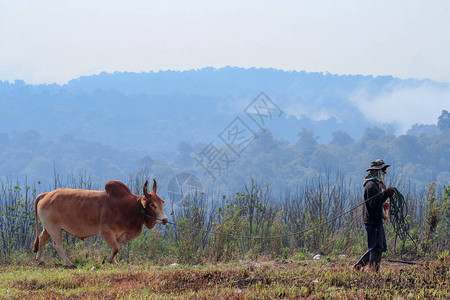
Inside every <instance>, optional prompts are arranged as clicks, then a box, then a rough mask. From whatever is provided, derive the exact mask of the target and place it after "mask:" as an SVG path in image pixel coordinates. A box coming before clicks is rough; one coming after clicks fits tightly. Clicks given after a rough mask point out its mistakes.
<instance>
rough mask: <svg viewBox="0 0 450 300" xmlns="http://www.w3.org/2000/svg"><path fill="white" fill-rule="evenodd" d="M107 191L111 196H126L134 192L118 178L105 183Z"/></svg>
mask: <svg viewBox="0 0 450 300" xmlns="http://www.w3.org/2000/svg"><path fill="white" fill-rule="evenodd" d="M105 191H106V193H107V194H108V195H110V196H111V197H117V198H119V197H125V196H129V195H132V194H133V193H132V192H131V191H130V189H129V188H128V187H127V186H126V185H125V184H124V183H123V182H120V181H118V180H110V181H108V182H107V183H106V184H105Z"/></svg>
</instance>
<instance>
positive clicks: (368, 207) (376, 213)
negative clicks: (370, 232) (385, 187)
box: [363, 180, 388, 225]
mask: <svg viewBox="0 0 450 300" xmlns="http://www.w3.org/2000/svg"><path fill="white" fill-rule="evenodd" d="M381 192H382V189H381V186H380V184H379V183H378V182H376V181H374V180H370V181H368V182H367V183H366V184H365V186H364V200H367V199H369V198H371V197H373V196H375V195H377V194H379V193H381ZM387 198H388V195H386V194H385V193H381V194H379V195H377V196H375V197H374V198H372V199H370V200H369V201H367V202H365V203H364V205H363V221H364V224H366V225H382V224H383V203H384V202H385V201H386V199H387Z"/></svg>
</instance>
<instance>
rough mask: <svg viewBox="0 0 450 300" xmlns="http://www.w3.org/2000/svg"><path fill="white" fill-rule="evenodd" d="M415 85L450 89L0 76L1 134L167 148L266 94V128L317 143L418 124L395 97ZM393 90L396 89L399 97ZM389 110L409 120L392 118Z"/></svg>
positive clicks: (309, 81)
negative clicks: (270, 120) (302, 134)
mask: <svg viewBox="0 0 450 300" xmlns="http://www.w3.org/2000/svg"><path fill="white" fill-rule="evenodd" d="M424 87H425V88H427V89H431V90H432V92H436V91H438V92H442V91H444V92H448V91H449V90H450V87H449V86H448V85H447V84H441V83H435V82H431V81H428V80H422V81H418V80H412V79H410V80H400V79H397V78H393V77H391V76H382V77H375V78H374V77H372V76H361V75H355V76H346V75H342V76H338V75H331V74H323V73H306V72H286V71H281V70H275V69H254V68H253V69H242V68H232V67H226V68H222V69H214V68H205V69H201V70H192V71H183V72H177V71H161V72H149V73H127V72H125V73H119V72H116V73H113V74H108V73H101V74H99V75H93V76H85V77H80V78H77V79H73V80H71V81H70V82H68V83H67V84H65V85H56V84H51V85H28V84H26V83H24V82H22V81H15V82H14V83H9V82H1V83H0V132H5V133H11V132H15V131H26V130H28V129H34V130H36V131H37V132H39V134H40V135H41V136H42V138H43V139H44V140H54V139H57V138H59V137H60V136H62V135H64V134H72V135H74V136H75V137H76V138H80V139H84V140H87V141H92V142H100V143H103V144H106V145H109V146H112V147H117V148H140V149H147V150H151V151H167V149H169V148H170V149H174V148H175V147H176V146H177V145H178V143H179V142H181V141H183V140H184V141H191V142H194V143H195V142H207V141H209V140H211V139H212V138H214V137H215V136H217V134H219V133H220V132H221V131H222V130H223V128H224V127H225V126H227V124H228V123H229V122H231V120H232V119H233V117H234V116H236V115H237V114H239V113H242V112H243V110H244V109H245V107H247V105H248V104H249V103H251V101H252V100H253V99H254V98H255V97H256V96H257V95H258V94H259V93H260V92H265V93H266V94H267V95H268V96H269V97H270V98H271V99H272V100H273V101H274V102H275V103H276V104H278V106H279V107H280V108H281V109H282V110H283V112H284V115H283V118H280V119H278V120H277V122H276V123H274V124H273V125H272V127H271V128H270V129H271V130H272V131H273V132H274V134H275V135H276V136H277V137H280V138H283V139H284V140H287V141H289V142H295V140H296V138H297V133H298V132H299V130H300V128H301V127H306V128H308V129H309V130H312V131H314V132H315V134H316V135H317V136H318V137H319V141H321V142H329V141H330V140H331V138H332V132H333V131H336V130H342V131H345V132H347V133H349V134H350V135H351V136H352V137H353V138H359V137H361V136H362V135H363V133H364V129H365V128H366V127H369V126H379V127H381V128H383V129H387V130H388V131H389V132H393V133H404V132H405V131H406V130H407V129H408V128H409V127H410V126H411V125H412V124H414V123H426V122H424V121H421V120H417V121H416V122H414V120H413V119H412V120H411V118H414V116H413V115H411V114H410V113H408V111H407V109H408V106H407V105H405V103H404V102H402V101H404V100H402V99H403V98H404V97H408V95H403V94H401V93H402V92H404V91H409V90H414V89H423V88H424ZM399 91H400V92H399ZM393 93H394V95H397V94H398V93H400V96H399V97H400V98H398V97H397V98H396V97H394V96H392V95H393ZM384 97H394V98H392V99H390V103H389V105H387V104H384V103H382V102H380V99H384ZM402 97H403V98H402ZM425 100H426V101H427V103H428V105H431V106H433V103H435V102H436V106H439V103H440V102H442V101H443V99H441V97H434V98H433V96H432V95H430V96H429V97H426V98H425V99H424V101H425ZM370 101H373V111H375V110H381V109H384V110H386V111H387V113H385V115H386V117H384V118H383V117H380V113H377V114H375V115H374V114H373V112H372V111H370V109H369V110H367V106H370V105H371V102H370ZM412 101H414V99H412ZM415 101H416V102H417V99H416V100H415ZM439 101H440V102H439ZM400 105H401V106H402V107H401V108H399V106H400ZM443 109H446V107H436V109H434V111H433V116H431V119H429V120H431V121H432V122H428V124H434V123H435V120H436V119H437V117H438V116H439V113H440V112H441V111H442V110H443ZM393 110H398V115H403V116H409V119H407V120H404V119H403V118H397V117H396V115H393V113H392V111H393ZM380 118H381V119H380ZM434 133H436V132H434ZM150 141H151V142H150Z"/></svg>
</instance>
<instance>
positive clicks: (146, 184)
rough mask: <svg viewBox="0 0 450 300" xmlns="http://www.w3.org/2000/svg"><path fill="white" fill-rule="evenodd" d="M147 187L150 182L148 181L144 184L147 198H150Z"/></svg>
mask: <svg viewBox="0 0 450 300" xmlns="http://www.w3.org/2000/svg"><path fill="white" fill-rule="evenodd" d="M147 185H148V181H147V180H146V181H145V184H144V195H145V197H146V198H150V195H149V194H148V189H147Z"/></svg>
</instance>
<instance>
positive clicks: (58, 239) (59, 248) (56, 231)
mask: <svg viewBox="0 0 450 300" xmlns="http://www.w3.org/2000/svg"><path fill="white" fill-rule="evenodd" d="M47 231H48V233H49V234H50V236H51V237H52V241H53V247H54V248H55V249H56V252H58V254H59V256H60V257H61V258H62V260H63V262H64V264H65V265H66V266H67V267H69V268H73V269H75V268H76V267H75V265H74V264H73V263H72V262H71V261H70V260H69V258H68V257H67V254H66V251H64V248H63V245H62V243H63V240H62V232H61V229H60V228H47Z"/></svg>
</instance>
